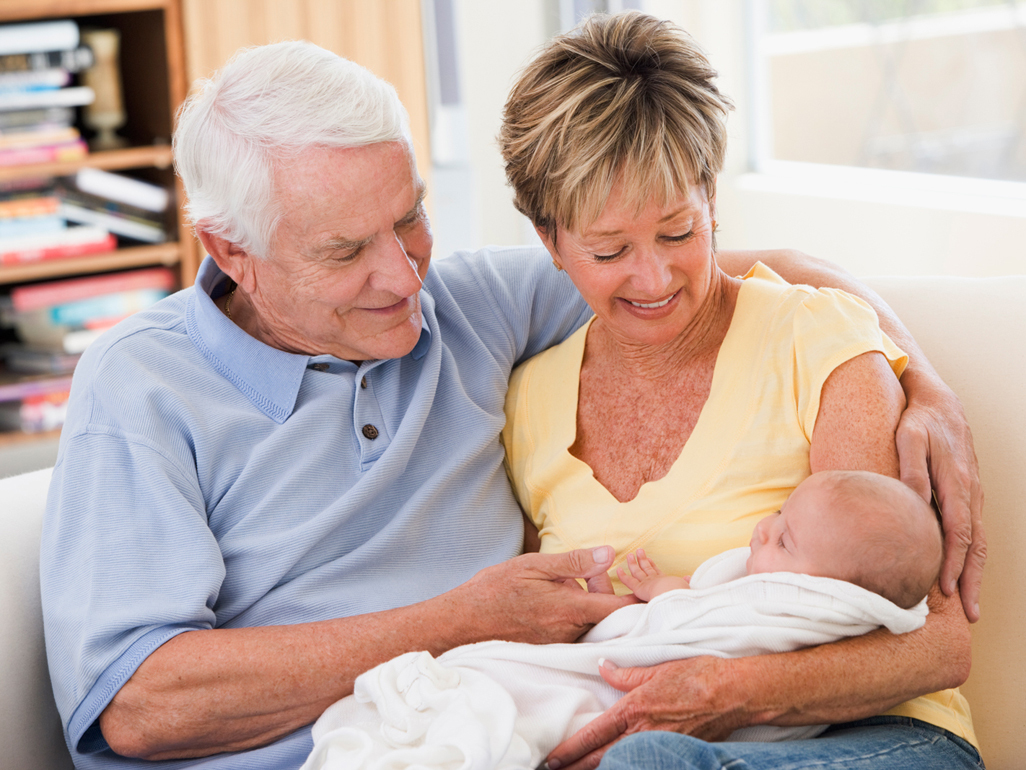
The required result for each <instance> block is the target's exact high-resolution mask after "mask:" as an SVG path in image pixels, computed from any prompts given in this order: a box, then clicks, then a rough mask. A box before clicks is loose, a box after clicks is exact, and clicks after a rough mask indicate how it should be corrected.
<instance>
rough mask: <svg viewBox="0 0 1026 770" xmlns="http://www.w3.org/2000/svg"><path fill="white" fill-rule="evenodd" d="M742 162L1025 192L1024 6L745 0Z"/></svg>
mask: <svg viewBox="0 0 1026 770" xmlns="http://www.w3.org/2000/svg"><path fill="white" fill-rule="evenodd" d="M748 11H749V12H748V17H749V19H750V24H751V28H750V34H751V38H752V39H751V46H750V50H751V51H752V52H753V62H752V64H753V67H752V76H753V77H752V79H753V93H752V96H753V100H754V105H755V109H753V116H754V117H753V121H754V125H753V139H754V142H753V148H752V150H753V153H752V154H753V156H754V157H753V161H754V165H755V166H756V168H759V169H761V168H765V167H766V165H767V164H771V163H772V161H774V160H784V161H804V162H807V163H818V164H831V165H841V166H860V167H867V168H877V169H892V170H901V171H912V172H919V173H927V174H944V175H951V176H959V177H981V178H986V179H1000V180H1009V181H1026V2H1018V1H1017V0H749V5H748Z"/></svg>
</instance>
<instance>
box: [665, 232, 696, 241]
mask: <svg viewBox="0 0 1026 770" xmlns="http://www.w3.org/2000/svg"><path fill="white" fill-rule="evenodd" d="M694 234H695V233H694V231H693V230H688V231H687V232H686V233H683V234H682V235H668V236H666V240H668V241H669V242H670V243H685V242H686V241H690V240H691V237H692V236H693V235H694Z"/></svg>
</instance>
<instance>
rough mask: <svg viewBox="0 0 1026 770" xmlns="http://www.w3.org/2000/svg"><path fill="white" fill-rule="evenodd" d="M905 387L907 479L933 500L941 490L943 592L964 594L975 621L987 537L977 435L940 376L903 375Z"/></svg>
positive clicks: (901, 434)
mask: <svg viewBox="0 0 1026 770" xmlns="http://www.w3.org/2000/svg"><path fill="white" fill-rule="evenodd" d="M906 379H907V380H908V381H906ZM902 385H903V386H904V388H905V397H906V399H907V400H908V407H907V408H906V410H905V412H904V414H902V417H901V422H900V423H899V424H898V432H897V437H896V441H897V446H898V455H899V459H900V463H901V480H902V481H904V482H905V483H906V484H908V485H909V486H910V487H912V489H914V490H915V491H916V492H918V493H919V494H920V495H921V496H922V497H923V498H924V499H925V500H927V501H929V500H931V498H932V494H933V492H934V491H935V492H936V495H937V502H938V503H939V505H940V512H941V519H942V521H943V524H944V564H943V566H942V567H941V577H940V586H941V590H942V591H944V593H945V594H947V595H948V596H953V595H954V594H955V592H956V591H960V592H961V599H962V607H963V609H964V611H965V615H966V617H967V618H968V619H969V621H970V622H972V623H975V622H976V621H977V620H979V619H980V603H979V602H980V584H981V582H982V580H983V564H984V562H985V561H986V560H987V539H986V536H985V535H984V532H983V490H982V488H981V487H980V469H979V465H978V464H977V461H976V452H975V451H974V449H973V437H972V433H971V432H970V430H969V424H968V422H967V421H966V418H965V412H964V411H963V410H962V404H961V402H960V401H959V400H958V397H957V396H955V394H954V393H953V392H952V391H951V390H950V389H949V388H948V387H947V386H946V385H944V383H943V382H941V381H940V379H939V378H936V377H934V378H928V377H925V376H922V375H921V376H914V377H912V378H906V377H902ZM931 482H932V483H931Z"/></svg>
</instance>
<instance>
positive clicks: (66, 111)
mask: <svg viewBox="0 0 1026 770" xmlns="http://www.w3.org/2000/svg"><path fill="white" fill-rule="evenodd" d="M74 122H75V110H74V109H72V108H71V107H40V108H38V109H34V110H14V111H12V112H0V132H5V133H6V132H9V131H30V130H32V129H34V128H35V127H37V126H45V127H47V128H65V127H67V126H70V125H72V124H73V123H74Z"/></svg>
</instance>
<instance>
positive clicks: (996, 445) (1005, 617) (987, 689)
mask: <svg viewBox="0 0 1026 770" xmlns="http://www.w3.org/2000/svg"><path fill="white" fill-rule="evenodd" d="M869 283H870V285H871V286H873V287H874V288H875V289H877V290H878V291H879V292H880V294H881V295H882V296H883V297H884V298H885V299H886V300H887V301H888V302H889V303H890V304H891V306H892V307H893V308H894V309H895V310H896V311H897V313H898V314H899V316H901V318H902V319H903V320H904V321H905V323H906V324H907V325H908V327H909V328H910V329H911V330H912V332H913V334H915V336H916V338H917V339H918V340H919V342H920V343H921V344H922V346H923V348H924V349H925V350H926V352H927V355H928V356H929V357H930V359H931V360H932V361H933V363H934V365H935V366H936V367H937V369H938V370H939V371H940V373H941V375H942V376H943V377H944V378H945V380H947V382H948V383H950V385H951V386H952V387H953V388H954V389H955V392H957V393H958V394H959V396H961V398H962V401H963V403H964V404H965V408H966V412H967V413H968V415H969V421H970V423H971V425H972V427H973V432H974V435H975V438H976V450H977V453H978V455H979V458H980V469H981V474H982V477H983V485H984V490H985V492H986V496H987V503H986V508H985V518H986V523H987V533H988V538H989V541H990V560H989V562H988V564H987V574H986V579H985V582H984V587H983V599H982V611H983V619H982V620H981V621H980V622H979V623H978V624H977V625H976V626H975V627H974V633H973V670H972V675H971V676H970V679H969V682H968V683H967V684H966V686H965V688H964V692H965V693H966V696H967V697H968V699H969V702H970V704H971V706H972V710H973V717H974V720H975V723H976V731H977V734H978V736H979V738H980V741H981V742H982V744H983V755H984V759H985V761H986V763H987V766H988V767H989V768H990V770H1017V769H1018V768H1020V767H1022V766H1023V757H1026V694H1024V693H1026V601H1024V599H1023V589H1024V587H1026V556H1024V555H1023V550H1024V546H1026V517H1024V516H1022V515H1020V511H1019V508H1020V506H1021V505H1022V501H1023V500H1026V388H1024V387H1023V383H1024V382H1026V276H1018V277H1013V278H993V279H956V278H878V279H870V280H869ZM49 473H50V472H49V471H40V472H38V473H33V474H26V475H24V476H18V477H15V478H11V479H5V480H3V481H0V619H2V620H0V757H2V759H0V767H3V768H4V770H29V769H30V768H31V769H32V770H63V769H64V768H68V767H70V760H69V757H68V753H67V751H66V749H65V747H64V742H63V739H62V738H61V732H60V726H59V722H58V717H57V711H56V708H55V707H54V704H53V696H52V694H51V691H50V683H49V679H48V677H47V673H46V661H45V653H44V649H43V628H42V620H41V616H40V609H39V580H38V564H39V557H38V547H39V531H40V523H41V520H42V512H43V505H44V501H45V497H46V484H47V480H48V479H49Z"/></svg>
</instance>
